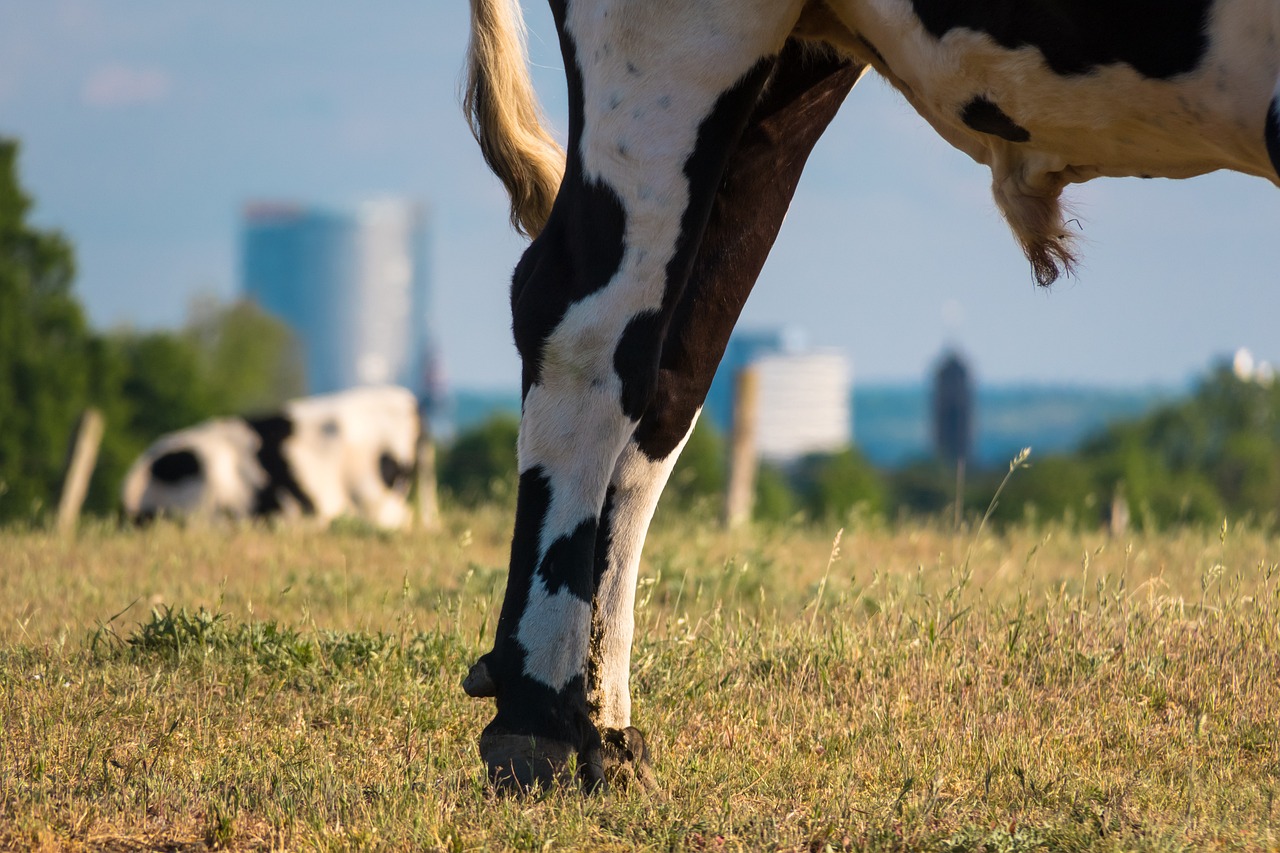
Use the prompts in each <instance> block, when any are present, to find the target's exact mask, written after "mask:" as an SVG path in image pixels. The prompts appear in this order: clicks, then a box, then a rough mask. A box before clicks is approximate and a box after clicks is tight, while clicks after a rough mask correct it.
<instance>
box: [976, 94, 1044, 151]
mask: <svg viewBox="0 0 1280 853" xmlns="http://www.w3.org/2000/svg"><path fill="white" fill-rule="evenodd" d="M960 120H961V121H963V122H964V123H965V124H967V125H968V126H969V127H970V128H972V129H973V130H976V131H978V132H979V133H989V134H991V135H992V136H998V137H1000V138H1001V139H1007V140H1008V141H1010V142H1027V141H1029V140H1030V139H1031V133H1030V132H1029V131H1028V130H1027V129H1026V128H1025V127H1023V126H1022V125H1020V124H1018V123H1017V122H1016V121H1014V120H1013V119H1011V118H1009V116H1008V115H1006V114H1005V111H1004V110H1002V109H1000V106H999V105H998V104H997V103H996V102H995V101H991V100H988V99H987V98H984V97H982V96H978V97H975V98H974V99H973V100H971V101H969V103H967V104H965V105H964V109H963V110H962V111H961V113H960Z"/></svg>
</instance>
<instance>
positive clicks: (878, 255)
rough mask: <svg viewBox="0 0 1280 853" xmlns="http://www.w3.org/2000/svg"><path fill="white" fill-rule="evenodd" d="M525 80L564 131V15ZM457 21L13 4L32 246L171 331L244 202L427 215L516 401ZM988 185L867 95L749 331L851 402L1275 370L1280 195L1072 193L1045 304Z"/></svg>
mask: <svg viewBox="0 0 1280 853" xmlns="http://www.w3.org/2000/svg"><path fill="white" fill-rule="evenodd" d="M526 10H527V15H528V19H529V24H530V29H531V33H532V35H531V39H532V44H531V50H532V53H533V59H534V65H535V79H536V82H537V84H538V87H539V89H540V91H541V92H542V94H543V97H544V99H545V100H546V102H547V105H548V109H549V112H550V114H551V116H552V118H553V120H554V121H555V122H557V123H558V124H559V125H560V126H563V115H564V109H563V99H564V97H563V92H562V89H563V82H562V75H561V70H560V58H559V54H558V51H556V49H555V40H554V33H553V32H552V29H551V26H550V20H549V16H548V15H547V13H546V10H545V8H544V6H543V4H542V3H541V2H536V1H535V2H534V3H532V4H528V5H526ZM466 29H467V20H466V3H464V2H462V0H456V2H455V0H450V2H441V0H426V2H423V0H380V2H378V3H376V4H356V3H354V2H336V0H331V2H326V3H315V2H303V0H276V2H271V3H263V2H260V1H259V2H254V1H253V0H216V2H215V0H190V1H189V2H182V3H176V2H173V0H40V2H30V3H28V2H20V1H19V0H0V133H3V134H7V135H14V136H17V137H19V138H20V139H21V140H22V141H23V145H24V148H23V159H22V170H23V178H24V181H25V182H26V185H27V186H28V188H29V189H30V190H31V191H32V193H33V194H34V195H35V196H36V197H37V200H38V207H37V212H36V215H37V220H38V221H39V222H40V223H41V224H43V225H47V226H53V227H57V228H60V229H62V230H63V231H65V232H66V233H67V234H68V235H69V236H70V237H71V239H72V240H73V241H74V242H75V244H76V247H77V250H78V253H79V260H80V277H79V285H78V287H79V291H80V294H81V296H82V298H83V300H84V302H85V304H86V305H87V306H88V308H89V312H90V316H91V318H92V319H93V321H94V323H95V324H97V325H99V326H101V327H109V326H116V325H131V326H135V327H139V328H150V327H156V326H173V325H177V324H179V323H180V322H181V321H182V319H183V317H184V315H185V312H186V309H187V306H188V305H189V304H190V302H191V300H192V299H193V297H195V296H196V295H197V294H201V293H213V294H216V295H219V296H222V297H227V298H230V297H231V296H233V295H234V294H235V293H236V290H237V275H238V273H237V263H238V261H237V235H238V217H239V211H240V209H241V206H242V204H243V203H244V202H245V201H246V200H248V199H252V198H276V197H282V198H289V199H299V200H305V201H314V202H318V203H324V204H345V203H348V202H352V201H356V200H358V199H361V198H364V197H368V196H373V195H381V194H396V195H408V196H411V197H416V198H419V199H422V200H424V201H426V202H427V203H428V204H429V205H430V207H431V209H432V211H433V217H434V220H433V227H434V232H433V239H434V245H433V251H434V270H433V273H434V279H435V283H436V291H437V297H436V301H437V317H438V323H437V327H438V329H439V333H440V338H441V342H442V346H443V349H444V355H445V358H446V361H447V365H448V371H449V374H450V376H451V378H452V379H453V381H454V382H455V383H456V384H459V385H465V386H473V387H474V386H484V387H515V386H516V385H517V383H518V363H517V359H516V356H515V352H514V348H513V346H512V344H511V342H510V318H509V316H508V309H507V301H506V291H507V282H508V278H509V275H510V270H511V267H512V266H513V265H514V263H515V261H516V259H517V258H518V256H519V253H520V251H521V249H522V246H523V243H522V241H521V240H520V239H519V238H518V237H517V236H516V235H514V234H512V233H511V232H510V230H509V229H508V226H507V217H506V200H505V197H504V195H503V193H502V190H501V188H500V187H499V186H498V184H497V183H496V181H495V180H494V179H493V178H492V177H491V176H490V175H489V173H488V172H487V171H486V169H485V166H484V164H483V162H482V160H481V159H480V156H479V154H478V153H477V151H476V149H475V145H474V143H473V141H472V140H471V137H470V135H469V133H468V132H467V129H466V125H465V123H464V122H463V120H462V117H461V114H460V112H459V110H458V107H457V81H458V71H459V69H460V67H461V63H462V55H463V50H464V47H465V44H466ZM988 182H989V175H988V173H987V171H986V170H985V169H984V168H982V167H980V166H978V165H976V164H974V163H973V162H971V161H970V160H969V159H968V158H967V157H965V156H964V155H962V154H960V153H959V152H957V151H954V150H953V149H951V148H950V147H949V146H947V145H946V144H945V143H943V142H942V141H941V140H940V139H938V138H937V137H936V136H935V135H934V133H933V132H932V131H931V130H930V129H929V128H928V127H927V126H926V125H925V124H924V123H923V122H922V121H921V120H920V119H919V118H917V117H916V115H915V114H914V112H913V111H912V110H911V109H910V107H909V106H907V105H906V103H905V102H904V101H903V100H902V99H901V98H900V97H898V96H897V95H896V94H895V93H894V92H893V91H892V90H890V89H889V88H888V87H887V86H886V85H885V84H883V83H881V82H880V81H879V80H877V79H874V78H868V79H867V80H864V81H863V82H862V83H861V84H859V86H858V87H857V88H856V89H855V90H854V92H853V94H852V95H851V96H850V98H849V101H848V102H847V103H846V105H845V108H844V110H843V111H842V113H841V115H840V116H839V117H838V118H837V120H836V122H835V123H834V124H833V126H832V127H831V129H830V130H829V131H828V133H827V135H826V136H825V137H824V138H823V140H822V142H821V143H820V144H819V147H818V149H817V150H816V151H815V153H814V155H813V158H812V159H811V161H810V165H809V168H808V171H807V173H806V176H805V180H804V182H803V183H802V184H801V187H800V190H799V192H798V193H797V195H796V200H795V204H794V205H793V207H792V210H791V213H790V214H789V216H788V219H787V222H786V225H785V226H784V228H783V232H782V236H781V238H780V240H779V242H778V245H777V246H776V248H775V250H774V254H773V257H772V258H771V259H770V261H769V264H768V266H767V267H766V268H765V272H764V274H763V275H762V277H761V280H760V282H759V284H758V285H757V287H756V292H755V294H754V295H753V297H752V300H751V302H750V303H749V304H748V307H747V310H746V312H745V315H744V320H743V324H744V325H749V326H757V327H758V326H769V325H775V324H780V323H781V324H787V325H792V326H795V327H799V328H801V329H803V330H804V332H805V333H806V337H807V339H808V341H809V342H810V343H811V344H813V345H815V346H823V347H837V348H840V349H843V350H845V351H846V352H847V353H848V354H849V356H850V357H851V359H852V361H853V365H854V371H855V377H856V381H858V382H876V381H900V380H914V379H917V378H919V377H921V376H922V375H923V374H924V372H925V371H926V370H927V369H928V368H929V367H930V365H931V364H932V363H933V361H934V359H935V358H936V357H937V355H938V353H939V351H940V350H941V349H942V347H943V346H944V345H946V344H948V343H951V344H955V345H958V346H960V347H961V348H962V349H963V350H964V351H965V352H967V353H968V354H969V355H970V357H971V359H972V362H973V365H974V369H975V371H976V373H977V375H978V377H979V379H980V380H982V381H987V382H1014V381H1016V382H1055V383H1057V382H1070V383H1091V384H1103V385H1109V386H1125V385H1144V384H1152V383H1156V384H1176V383H1181V382H1183V381H1185V380H1187V379H1188V378H1190V377H1192V376H1194V375H1196V374H1197V373H1199V372H1201V371H1203V369H1204V368H1205V367H1206V366H1207V364H1208V363H1209V361H1210V360H1211V359H1212V358H1215V357H1217V356H1219V355H1223V354H1228V353H1230V352H1232V351H1234V350H1235V349H1236V348H1237V347H1240V346H1245V347H1249V348H1250V349H1251V350H1253V352H1254V353H1255V355H1256V356H1258V357H1259V358H1262V359H1268V360H1271V361H1273V362H1280V336H1278V335H1277V330H1276V326H1277V323H1276V321H1277V318H1280V288H1277V287H1276V283H1277V272H1278V271H1280V231H1278V229H1277V226H1280V192H1277V190H1276V188H1275V187H1273V186H1272V185H1270V184H1269V183H1267V182H1266V181H1262V180H1258V179H1256V178H1245V177H1243V176H1237V175H1225V174H1218V175H1212V176H1207V177H1204V178H1198V179H1195V180H1192V181H1182V182H1173V181H1139V180H1124V181H1118V180H1111V181H1095V182H1093V183H1090V184H1086V185H1084V186H1079V187H1074V188H1071V189H1069V195H1070V198H1071V199H1072V201H1073V204H1074V206H1075V209H1076V212H1077V214H1078V216H1079V219H1080V221H1081V223H1082V226H1083V234H1082V236H1083V248H1084V258H1085V263H1084V264H1083V266H1082V269H1081V270H1080V273H1079V276H1078V277H1077V278H1076V279H1075V280H1070V281H1065V282H1061V283H1059V284H1058V285H1056V286H1055V287H1054V288H1053V290H1052V291H1050V292H1045V291H1042V290H1037V289H1036V287H1035V286H1034V284H1033V282H1032V279H1031V275H1030V272H1029V270H1028V268H1027V265H1026V262H1025V261H1024V260H1023V258H1022V256H1021V254H1020V253H1019V251H1018V250H1017V248H1016V247H1015V245H1014V243H1013V240H1012V238H1011V237H1010V236H1009V233H1008V231H1007V229H1006V228H1005V226H1004V223H1003V222H1002V221H1001V220H1000V217H999V215H998V214H997V213H996V211H995V207H994V204H993V203H992V201H991V198H990V193H989V191H988Z"/></svg>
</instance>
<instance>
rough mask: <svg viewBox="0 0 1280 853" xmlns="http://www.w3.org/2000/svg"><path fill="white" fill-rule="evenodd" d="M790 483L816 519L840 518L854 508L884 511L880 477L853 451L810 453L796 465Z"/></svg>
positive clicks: (807, 510)
mask: <svg viewBox="0 0 1280 853" xmlns="http://www.w3.org/2000/svg"><path fill="white" fill-rule="evenodd" d="M792 482H793V483H794V485H795V490H796V493H797V495H798V496H799V498H800V502H801V505H802V506H803V507H804V509H805V511H806V512H807V513H808V515H809V517H810V518H812V519H814V520H815V521H817V520H826V519H830V518H844V517H845V516H847V515H849V513H850V512H852V511H853V509H854V507H859V506H860V507H862V508H863V509H865V510H868V511H870V512H873V513H882V512H884V509H885V506H886V503H887V502H886V494H887V492H886V488H885V483H884V480H883V478H881V476H880V474H879V473H878V472H877V471H876V470H875V468H873V467H871V464H870V463H869V462H867V460H866V459H865V458H863V456H862V454H860V453H858V451H856V450H854V449H853V448H846V449H844V450H841V451H838V452H836V453H831V454H813V455H810V456H806V457H804V458H803V459H801V460H800V461H799V463H797V465H796V468H795V471H794V473H793V474H792Z"/></svg>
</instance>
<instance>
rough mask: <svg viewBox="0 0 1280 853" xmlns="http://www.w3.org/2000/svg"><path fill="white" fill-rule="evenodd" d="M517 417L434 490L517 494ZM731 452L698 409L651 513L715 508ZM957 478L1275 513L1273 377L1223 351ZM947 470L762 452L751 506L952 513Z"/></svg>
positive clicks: (1168, 511) (1071, 513)
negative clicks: (1223, 360) (1048, 445)
mask: <svg viewBox="0 0 1280 853" xmlns="http://www.w3.org/2000/svg"><path fill="white" fill-rule="evenodd" d="M517 428H518V422H517V420H516V418H515V417H514V416H510V415H501V416H497V417H495V418H493V419H491V420H490V421H488V422H486V423H484V424H481V425H479V426H476V427H474V428H472V429H470V430H468V431H466V432H464V433H463V434H462V435H460V436H459V437H458V440H457V441H456V443H455V444H454V445H453V447H452V448H451V449H449V450H447V451H446V452H445V453H444V454H443V457H442V462H441V467H440V480H441V489H442V492H443V493H444V494H445V495H446V496H448V497H450V498H451V499H452V500H454V501H455V502H459V503H462V504H464V505H476V504H479V503H484V502H488V501H493V500H499V501H503V500H506V501H514V498H515V482H516V472H515V457H514V454H513V452H512V448H513V447H514V445H515V436H516V430H517ZM726 459H727V452H726V448H725V441H724V439H723V437H722V436H721V435H719V434H718V433H717V431H716V430H715V428H714V427H712V426H710V425H709V424H708V423H706V422H700V423H699V424H698V425H697V427H696V428H695V429H694V432H693V435H692V436H691V437H690V439H689V442H688V444H687V446H686V447H685V450H684V453H683V454H682V455H681V457H680V460H679V462H678V463H677V465H676V468H675V471H674V472H673V473H672V475H671V477H672V479H671V487H670V488H668V489H667V490H666V493H665V494H664V496H663V504H662V507H660V509H659V513H660V514H661V513H662V512H663V511H664V510H665V511H671V510H672V509H675V510H677V511H679V512H682V513H683V512H689V511H690V510H699V509H701V510H703V511H704V512H705V513H706V514H708V515H714V514H715V513H717V512H718V511H719V510H720V506H721V501H722V500H723V494H724V490H725V486H726V482H727V477H728V472H727V468H726ZM1006 476H1008V481H1007V482H1006V483H1004V486H1003V489H1001V483H1002V481H1004V480H1005V478H1006ZM965 479H966V483H965V485H964V489H963V494H962V495H961V498H962V509H963V510H964V515H965V516H966V517H967V518H969V519H970V520H973V519H976V518H979V517H981V516H983V515H984V514H986V513H987V510H988V509H989V508H990V518H991V519H992V520H993V521H995V522H996V523H1002V522H1004V523H1010V522H1014V523H1016V522H1031V523H1036V522H1044V521H1055V522H1057V521H1066V522H1068V523H1072V524H1078V525H1082V526H1089V525H1097V524H1102V523H1105V522H1106V521H1108V514H1109V513H1110V512H1111V510H1112V507H1113V504H1114V502H1115V499H1116V498H1117V497H1119V498H1120V499H1121V500H1122V501H1123V503H1124V504H1125V505H1126V506H1127V508H1128V511H1129V513H1130V519H1131V523H1132V524H1133V525H1134V526H1136V527H1139V528H1146V529H1158V528H1163V527H1169V526H1172V525H1177V524H1207V525H1217V524H1220V523H1221V522H1222V520H1223V519H1224V518H1227V517H1231V518H1235V519H1240V518H1252V519H1253V520H1254V521H1256V522H1258V523H1264V524H1273V523H1274V522H1275V519H1276V515H1277V512H1278V511H1280V385H1276V384H1270V383H1263V382H1257V381H1253V380H1248V379H1245V380H1242V379H1240V378H1238V377H1237V376H1236V375H1235V373H1233V372H1232V370H1231V368H1230V366H1228V365H1222V366H1220V367H1218V368H1215V369H1214V370H1212V371H1211V372H1210V373H1209V374H1208V375H1207V376H1205V377H1204V378H1203V379H1202V380H1201V381H1200V382H1199V383H1198V385H1197V386H1196V388H1195V389H1194V390H1193V392H1192V393H1191V394H1190V395H1189V396H1187V397H1186V398H1185V399H1182V400H1178V401H1176V402H1172V403H1169V404H1167V405H1164V406H1161V407H1159V408H1156V409H1154V410H1153V411H1151V412H1150V413H1148V414H1146V415H1144V416H1142V417H1139V418H1136V419H1132V420H1127V421H1123V422H1118V423H1115V424H1113V425H1111V426H1109V427H1106V428H1104V429H1102V430H1101V431H1099V432H1097V433H1095V434H1094V435H1092V436H1090V437H1089V438H1087V439H1086V440H1085V441H1084V442H1083V443H1082V445H1081V446H1080V447H1079V449H1078V450H1076V451H1075V452H1072V453H1062V454H1055V455H1050V456H1045V457H1039V456H1037V455H1036V454H1035V453H1034V451H1033V452H1032V454H1031V456H1030V457H1029V459H1028V460H1027V462H1026V463H1024V464H1022V465H1019V466H1018V469H1017V470H1016V471H1014V472H1012V474H1011V475H1010V472H1009V469H1008V468H1007V467H1000V468H993V469H987V470H978V471H971V472H969V474H968V476H967V477H966V478H965ZM956 484H957V478H956V471H955V468H954V467H952V466H950V465H947V464H944V463H942V462H939V461H937V460H932V459H921V460H918V461H916V462H914V463H911V464H908V465H905V466H903V467H900V468H895V469H891V470H885V469H877V468H876V467H874V466H873V465H871V463H869V462H868V461H867V460H866V459H865V458H864V457H863V456H862V455H861V454H860V453H858V451H857V450H856V449H854V448H852V447H850V448H845V449H844V450H841V451H839V452H837V453H831V454H814V455H811V456H806V457H804V458H802V459H800V460H799V461H797V462H795V463H794V464H791V465H788V466H779V465H769V464H766V465H764V466H763V467H762V468H761V470H760V471H759V473H758V475H757V479H756V495H755V517H756V519H757V520H758V521H761V522H765V523H786V522H794V521H802V522H804V521H811V522H830V523H844V522H845V521H846V520H847V519H848V518H849V517H850V516H851V515H853V514H860V515H862V516H868V517H879V518H885V519H897V518H900V517H903V516H908V517H928V516H945V517H947V518H950V517H951V516H952V514H953V511H954V508H955V504H954V502H955V500H956ZM998 491H999V498H998V499H997V500H995V502H994V505H993V498H994V497H995V495H996V494H997V492H998Z"/></svg>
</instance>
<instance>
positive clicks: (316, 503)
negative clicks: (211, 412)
mask: <svg viewBox="0 0 1280 853" xmlns="http://www.w3.org/2000/svg"><path fill="white" fill-rule="evenodd" d="M420 431H421V425H420V422H419V417H418V402H417V400H416V399H415V397H414V395H413V393H412V392H411V391H408V390H406V389H404V388H397V387H391V386H387V387H378V388H357V389H353V390H350V391H341V392H338V393H336V394H325V395H320V396H315V397H304V398H302V399H298V400H291V401H290V402H288V403H285V404H284V406H283V407H282V408H281V411H280V412H279V413H277V414H273V415H268V416H265V417H258V418H239V417H230V418H217V419H214V420H210V421H205V422H204V423H200V424H197V425H196V426H193V427H190V428H188V429H184V430H180V431H178V432H174V433H170V434H168V435H165V436H161V437H160V438H159V439H157V440H156V442H155V443H154V444H152V445H151V446H150V447H149V448H147V450H146V451H145V452H144V453H143V454H142V455H141V456H140V457H138V459H137V461H135V462H134V463H133V465H132V466H131V467H130V468H129V473H128V474H127V475H126V477H125V481H124V490H123V499H124V509H125V513H126V514H127V515H128V516H129V517H130V518H133V519H135V520H140V521H145V520H147V519H150V518H152V517H154V516H157V515H165V516H181V517H189V516H205V517H229V518H262V517H269V516H282V517H286V518H289V517H304V516H305V517H310V518H314V519H315V520H317V521H319V522H321V523H324V522H328V521H331V520H333V519H335V518H337V517H339V516H346V515H350V516H354V517H357V518H361V519H364V520H366V521H368V522H369V523H371V524H373V525H376V526H378V527H381V528H386V529H396V528H401V527H404V526H405V525H406V524H407V523H408V522H409V520H410V518H411V517H412V514H411V512H410V510H409V505H408V493H409V485H410V482H411V480H412V473H413V468H414V460H415V455H416V452H417V444H418V437H419V434H420Z"/></svg>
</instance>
